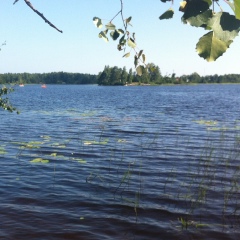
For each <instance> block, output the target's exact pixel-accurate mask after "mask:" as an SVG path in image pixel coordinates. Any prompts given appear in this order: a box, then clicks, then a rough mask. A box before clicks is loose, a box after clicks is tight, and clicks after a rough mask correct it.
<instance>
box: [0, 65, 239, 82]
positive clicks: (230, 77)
mask: <svg viewBox="0 0 240 240" xmlns="http://www.w3.org/2000/svg"><path fill="white" fill-rule="evenodd" d="M151 66H152V67H151V68H149V69H148V70H145V72H143V74H142V76H138V75H137V74H136V72H134V71H133V70H132V69H129V71H127V70H126V67H123V68H119V67H116V66H114V67H109V66H105V67H104V70H103V71H102V72H100V73H99V74H84V73H68V72H51V73H4V74H0V84H19V85H20V84H43V83H44V84H77V85H78V84H98V85H100V86H157V85H180V84H182V85H194V84H216V83H217V84H219V83H223V84H231V83H233V84H236V83H240V74H225V75H217V74H214V75H207V76H200V75H199V74H198V73H196V72H194V73H192V74H190V75H182V76H177V75H176V74H175V73H172V74H169V75H165V76H163V75H162V74H161V71H160V68H159V67H158V66H156V65H154V64H151Z"/></svg>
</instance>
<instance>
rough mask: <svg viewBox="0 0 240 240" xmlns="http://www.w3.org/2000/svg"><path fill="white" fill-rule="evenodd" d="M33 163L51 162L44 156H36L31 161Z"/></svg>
mask: <svg viewBox="0 0 240 240" xmlns="http://www.w3.org/2000/svg"><path fill="white" fill-rule="evenodd" d="M30 162H31V163H49V160H46V159H42V158H34V159H33V160H31V161H30Z"/></svg>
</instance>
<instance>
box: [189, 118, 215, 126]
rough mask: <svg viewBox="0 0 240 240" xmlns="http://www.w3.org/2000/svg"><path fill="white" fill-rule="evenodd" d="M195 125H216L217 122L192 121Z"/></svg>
mask: <svg viewBox="0 0 240 240" xmlns="http://www.w3.org/2000/svg"><path fill="white" fill-rule="evenodd" d="M194 122H195V123H198V124H200V125H217V124H218V122H217V121H213V120H202V119H201V120H196V121H194Z"/></svg>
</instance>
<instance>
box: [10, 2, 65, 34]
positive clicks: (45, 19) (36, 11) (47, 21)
mask: <svg viewBox="0 0 240 240" xmlns="http://www.w3.org/2000/svg"><path fill="white" fill-rule="evenodd" d="M18 1H19V0H15V1H14V3H13V4H15V3H17V2H18ZM24 2H25V3H26V4H27V5H28V6H29V7H30V8H31V9H32V10H33V11H34V12H35V13H36V14H37V15H38V16H40V17H41V18H42V19H43V20H44V21H45V22H46V23H47V24H48V25H50V26H51V27H52V28H55V29H56V30H57V31H58V32H60V33H63V31H62V30H60V29H58V28H57V27H56V26H55V25H53V24H52V23H51V22H50V21H49V20H48V19H47V18H45V17H44V15H43V14H42V13H40V12H39V11H38V10H37V9H35V8H34V7H33V5H32V4H31V2H30V1H28V0H24Z"/></svg>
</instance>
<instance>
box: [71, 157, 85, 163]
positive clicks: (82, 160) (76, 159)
mask: <svg viewBox="0 0 240 240" xmlns="http://www.w3.org/2000/svg"><path fill="white" fill-rule="evenodd" d="M72 160H74V161H77V162H79V163H87V161H86V160H84V159H82V158H72Z"/></svg>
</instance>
